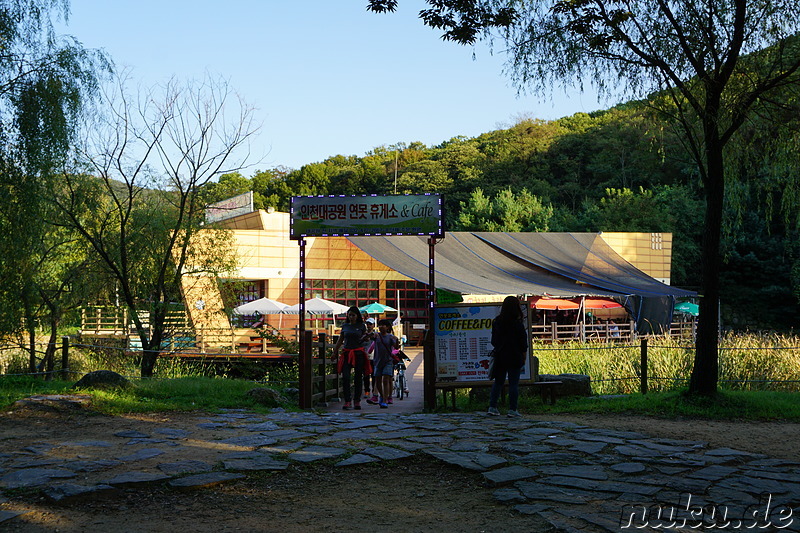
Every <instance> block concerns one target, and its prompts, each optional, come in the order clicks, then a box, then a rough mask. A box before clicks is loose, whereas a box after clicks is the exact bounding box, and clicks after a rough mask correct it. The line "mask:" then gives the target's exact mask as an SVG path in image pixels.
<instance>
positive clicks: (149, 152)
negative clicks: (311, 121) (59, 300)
mask: <svg viewBox="0 0 800 533" xmlns="http://www.w3.org/2000/svg"><path fill="white" fill-rule="evenodd" d="M104 96H105V97H106V102H107V104H108V107H107V108H106V109H107V113H106V114H104V115H101V116H100V117H99V118H100V120H99V122H98V123H97V124H92V125H91V127H90V128H88V129H87V133H88V136H87V139H86V141H85V142H84V143H81V144H80V146H79V150H78V152H77V163H78V164H82V165H83V166H84V168H86V169H87V170H88V171H89V172H87V173H85V174H81V173H77V172H73V171H71V170H69V169H68V170H66V171H65V172H64V173H63V174H62V176H61V178H62V187H61V188H60V189H59V190H58V191H57V192H58V194H57V195H56V196H55V198H54V203H55V206H56V207H57V208H58V210H59V212H60V214H61V216H62V217H63V218H64V219H65V222H64V225H65V227H67V228H69V229H70V230H72V231H75V232H77V233H79V234H80V235H81V236H82V238H83V239H85V241H86V242H87V243H88V244H89V245H90V246H91V248H92V249H93V251H94V253H95V254H97V256H98V257H99V260H100V261H101V262H102V264H103V267H104V268H105V270H106V272H107V275H108V277H109V278H110V279H113V280H114V281H115V282H116V284H117V286H118V288H119V296H120V299H121V301H122V303H123V305H124V306H125V307H126V308H127V309H128V312H129V315H130V317H131V319H132V321H133V322H134V324H135V327H136V331H137V334H138V335H139V338H140V340H141V343H142V350H143V356H142V360H141V374H142V376H143V377H150V376H152V375H153V371H154V367H155V363H156V360H157V358H158V355H159V352H160V349H161V346H162V341H164V339H165V335H166V334H167V333H168V329H167V328H168V325H167V323H166V318H167V314H168V312H169V311H170V309H171V306H172V305H173V303H174V302H179V301H181V288H182V285H181V282H182V279H183V277H184V276H186V275H189V274H196V273H200V272H207V273H210V274H214V273H219V272H222V271H225V270H228V269H230V268H231V267H232V260H233V259H232V257H231V255H230V254H229V253H226V251H228V250H229V249H230V248H229V246H226V244H227V240H226V238H227V237H226V233H225V232H222V231H203V232H202V234H200V233H199V231H200V228H201V224H202V222H203V215H204V210H203V207H204V202H203V201H202V198H201V191H202V188H203V187H204V186H206V185H207V184H208V183H209V182H210V181H211V180H212V179H213V178H215V177H217V176H219V175H223V174H231V173H234V172H237V171H238V170H239V169H240V168H241V167H242V165H243V161H241V160H239V159H237V153H238V151H239V150H240V149H244V148H245V147H246V144H247V143H248V141H249V139H250V137H251V136H252V135H253V134H254V132H255V131H256V128H255V126H254V124H253V122H252V109H251V108H249V107H248V106H246V105H245V104H244V103H243V102H241V101H240V100H239V101H229V100H230V99H231V92H230V90H229V88H228V86H227V85H226V84H225V83H224V82H218V81H216V80H212V79H207V80H205V81H203V82H200V83H189V84H186V85H185V86H182V85H179V84H177V83H175V82H170V83H168V84H167V85H165V86H162V87H160V88H156V89H153V90H151V91H150V92H148V93H147V94H144V95H140V96H139V98H131V97H130V96H128V94H127V93H126V92H125V88H124V83H123V81H120V83H119V86H118V89H117V90H112V91H108V92H106V93H104ZM133 102H138V103H139V106H138V107H134V106H133V104H132V103H133ZM226 117H236V118H234V119H233V120H231V121H230V122H228V121H227V120H228V119H226ZM120 139H125V142H119V140H120Z"/></svg>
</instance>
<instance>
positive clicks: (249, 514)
mask: <svg viewBox="0 0 800 533" xmlns="http://www.w3.org/2000/svg"><path fill="white" fill-rule="evenodd" d="M196 416H197V414H196V413H195V414H159V415H157V416H153V417H147V416H140V417H138V418H139V419H140V420H139V422H141V423H143V424H144V423H152V422H154V421H156V422H158V423H160V424H164V423H168V424H169V426H170V427H173V428H179V427H185V428H187V429H195V428H194V426H193V425H192V424H193V423H194V422H195V421H196ZM529 416H531V417H532V418H534V419H536V420H560V421H573V422H577V423H580V424H584V425H588V426H593V427H603V428H614V429H624V430H635V431H639V432H642V433H646V434H649V435H652V436H656V437H666V438H678V439H691V440H703V441H707V442H709V443H710V445H711V446H712V447H730V448H734V449H738V450H744V451H750V452H756V453H763V454H766V455H769V456H772V457H780V458H786V459H795V460H797V459H798V455H800V454H798V445H797V443H798V442H800V424H795V423H780V422H769V423H767V422H764V423H760V422H715V421H685V420H659V419H654V418H649V417H635V416H597V415H591V416H583V415H582V416H574V415H557V416H543V415H529ZM130 427H131V419H130V418H122V417H108V416H90V415H86V414H83V413H74V414H71V415H69V416H64V415H59V416H54V415H52V414H49V415H48V414H41V413H14V414H3V415H0V428H2V432H0V445H2V444H3V441H6V442H8V439H9V438H10V437H11V436H12V435H15V436H17V437H20V438H21V440H20V441H16V440H15V441H14V448H15V449H19V448H20V447H23V446H25V444H26V443H31V444H32V443H34V442H36V441H40V440H42V439H46V438H50V437H53V438H57V439H61V440H65V441H69V440H92V439H102V438H105V436H107V435H108V434H109V433H113V432H114V431H117V430H119V429H130ZM7 448H8V447H7V446H0V449H7ZM482 481H483V479H482V477H481V476H480V474H477V473H473V472H468V471H466V470H463V469H459V468H457V467H453V466H450V465H446V464H443V463H440V462H437V461H436V460H434V459H432V458H430V457H427V456H425V457H417V456H415V457H414V458H410V459H407V460H401V461H395V462H393V463H377V464H376V463H371V464H367V465H361V466H350V467H346V468H337V467H333V466H330V465H325V464H318V463H315V464H306V465H292V466H290V467H289V469H288V470H286V471H283V472H278V473H258V474H253V473H248V475H247V479H246V480H241V481H237V482H235V483H230V484H227V485H221V486H217V487H215V488H211V489H204V490H199V491H192V492H178V491H175V490H172V489H168V488H166V487H160V486H159V487H156V488H152V489H149V490H142V489H137V490H128V491H124V492H122V493H121V494H120V495H117V496H115V497H113V498H110V499H107V500H100V501H91V502H82V503H71V504H69V505H54V504H51V503H48V502H46V501H45V500H44V499H43V498H41V497H40V496H38V495H35V494H27V495H25V494H18V495H15V499H17V501H16V502H10V501H4V500H3V498H2V497H1V496H0V509H4V508H5V509H8V508H19V502H20V501H21V502H22V504H24V506H25V507H26V508H27V509H33V511H32V512H29V513H27V514H25V515H24V516H23V517H19V518H16V519H14V520H11V521H8V522H5V523H3V524H2V525H0V529H2V530H3V531H17V532H44V531H48V532H52V531H60V532H73V531H86V532H101V531H102V532H107V531H148V532H150V531H152V532H161V531H163V532H170V533H176V532H181V531H187V532H188V531H200V532H204V531H215V532H217V531H282V532H289V533H294V532H300V531H303V532H305V531H322V532H340V531H346V530H350V531H359V530H361V531H375V530H384V529H390V530H393V531H437V530H442V529H445V530H447V531H497V530H514V531H537V532H547V531H554V530H553V529H552V528H550V527H549V525H547V524H546V523H544V522H543V521H542V520H541V519H540V518H538V517H535V516H524V515H519V514H517V513H514V512H513V511H512V510H511V508H510V507H508V506H505V505H501V504H495V503H492V501H493V500H492V498H491V493H492V491H493V489H491V488H489V487H486V486H484V485H483V483H482ZM14 506H16V507H14Z"/></svg>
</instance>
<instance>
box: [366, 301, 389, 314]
mask: <svg viewBox="0 0 800 533" xmlns="http://www.w3.org/2000/svg"><path fill="white" fill-rule="evenodd" d="M358 310H359V311H361V312H362V313H369V314H371V315H380V314H381V313H385V312H386V311H397V309H395V308H394V307H389V306H388V305H383V304H381V303H378V302H373V303H371V304H369V305H364V306H361V307H359V308H358Z"/></svg>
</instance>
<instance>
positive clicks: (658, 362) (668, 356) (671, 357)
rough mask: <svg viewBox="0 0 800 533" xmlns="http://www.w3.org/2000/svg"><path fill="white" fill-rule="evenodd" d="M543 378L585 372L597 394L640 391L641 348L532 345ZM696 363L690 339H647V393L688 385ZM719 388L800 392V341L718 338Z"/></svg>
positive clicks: (762, 337) (771, 336)
mask: <svg viewBox="0 0 800 533" xmlns="http://www.w3.org/2000/svg"><path fill="white" fill-rule="evenodd" d="M533 348H534V354H535V355H536V356H537V357H538V358H539V373H540V374H584V375H587V376H589V377H590V378H591V380H592V391H593V392H595V393H597V394H629V393H632V392H638V391H639V387H640V378H641V375H642V372H641V347H640V345H639V344H635V345H609V344H581V343H578V342H570V343H564V344H560V345H546V344H537V345H534V347H533ZM693 364H694V346H693V345H692V344H691V342H690V341H689V340H687V339H680V338H671V337H658V338H652V339H649V341H648V350H647V373H648V390H650V391H653V392H667V391H675V390H678V389H680V388H682V387H685V386H686V384H687V383H688V379H689V376H690V375H691V371H692V366H693ZM719 368H720V374H719V379H720V388H721V389H723V390H782V391H798V390H800V337H798V336H795V335H777V334H752V333H749V334H741V333H729V334H726V335H725V336H723V337H722V338H721V339H720V353H719Z"/></svg>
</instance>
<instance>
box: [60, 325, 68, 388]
mask: <svg viewBox="0 0 800 533" xmlns="http://www.w3.org/2000/svg"><path fill="white" fill-rule="evenodd" d="M61 379H63V380H64V381H66V380H68V379H69V337H67V336H66V335H64V336H62V337H61Z"/></svg>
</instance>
